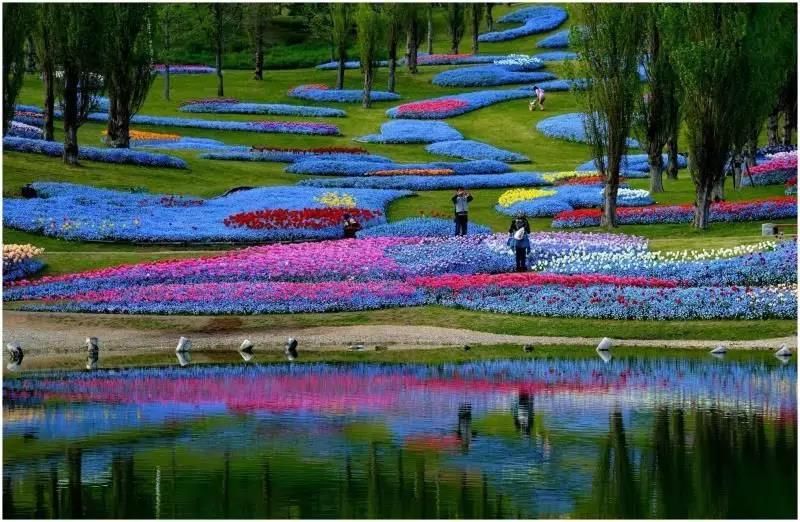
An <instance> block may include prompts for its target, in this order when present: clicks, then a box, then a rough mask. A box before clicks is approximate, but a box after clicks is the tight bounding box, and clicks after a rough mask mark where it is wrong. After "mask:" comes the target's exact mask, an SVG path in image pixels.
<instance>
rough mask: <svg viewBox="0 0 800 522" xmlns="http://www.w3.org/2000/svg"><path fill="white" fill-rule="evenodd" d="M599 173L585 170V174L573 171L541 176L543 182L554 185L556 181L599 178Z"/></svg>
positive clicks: (549, 173)
mask: <svg viewBox="0 0 800 522" xmlns="http://www.w3.org/2000/svg"><path fill="white" fill-rule="evenodd" d="M599 175H600V173H599V172H597V171H594V170H587V171H586V172H578V171H575V170H570V171H564V172H545V173H544V174H542V179H543V180H545V181H549V182H550V183H555V182H556V181H561V180H564V179H570V178H587V177H590V176H599Z"/></svg>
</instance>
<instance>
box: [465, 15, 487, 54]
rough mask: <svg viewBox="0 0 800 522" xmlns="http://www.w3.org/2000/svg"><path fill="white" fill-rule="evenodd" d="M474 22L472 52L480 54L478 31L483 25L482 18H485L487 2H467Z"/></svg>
mask: <svg viewBox="0 0 800 522" xmlns="http://www.w3.org/2000/svg"><path fill="white" fill-rule="evenodd" d="M467 6H468V9H469V14H470V20H471V22H472V54H478V33H479V32H480V27H481V18H483V10H484V8H485V4H479V3H474V4H467Z"/></svg>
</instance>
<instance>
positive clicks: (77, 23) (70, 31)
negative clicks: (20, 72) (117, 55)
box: [49, 3, 108, 165]
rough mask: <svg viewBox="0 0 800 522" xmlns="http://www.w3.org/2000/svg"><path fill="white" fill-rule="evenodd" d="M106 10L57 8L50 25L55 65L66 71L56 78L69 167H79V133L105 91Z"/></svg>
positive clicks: (75, 6) (83, 6)
mask: <svg viewBox="0 0 800 522" xmlns="http://www.w3.org/2000/svg"><path fill="white" fill-rule="evenodd" d="M105 7H106V6H99V5H97V4H86V3H83V4H54V5H53V9H52V10H50V11H49V14H50V15H52V16H53V19H52V20H51V21H50V22H49V24H50V27H51V28H52V29H53V47H54V63H55V64H56V65H57V66H61V69H62V71H61V75H60V76H59V75H58V74H55V75H54V78H55V79H56V85H55V87H56V88H55V90H56V93H57V95H58V97H59V98H60V99H61V103H62V104H63V106H64V111H63V119H64V163H66V164H68V165H77V164H78V129H79V128H80V126H81V125H83V122H84V121H86V117H87V116H88V114H89V112H90V110H91V108H92V105H93V104H94V102H95V97H96V96H97V94H98V93H99V92H101V91H102V89H103V82H102V77H101V76H100V71H102V70H103V66H104V63H103V56H102V53H100V52H98V50H99V49H102V48H103V46H105V45H106V44H107V42H108V38H107V37H106V34H105V30H104V28H105V27H106V15H105V9H104V8H105Z"/></svg>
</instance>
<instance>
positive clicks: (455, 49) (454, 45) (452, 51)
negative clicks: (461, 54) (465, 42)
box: [450, 38, 458, 54]
mask: <svg viewBox="0 0 800 522" xmlns="http://www.w3.org/2000/svg"><path fill="white" fill-rule="evenodd" d="M450 54H458V40H456V39H455V38H453V39H452V41H451V42H450Z"/></svg>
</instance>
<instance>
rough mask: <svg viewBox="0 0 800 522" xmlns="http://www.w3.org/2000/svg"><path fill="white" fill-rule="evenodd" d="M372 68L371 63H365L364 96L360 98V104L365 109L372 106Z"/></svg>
mask: <svg viewBox="0 0 800 522" xmlns="http://www.w3.org/2000/svg"><path fill="white" fill-rule="evenodd" d="M373 80H374V78H373V68H372V66H371V64H367V66H366V67H364V97H363V99H362V105H363V107H364V108H365V109H369V108H370V107H371V106H372V98H371V94H372V82H373Z"/></svg>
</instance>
